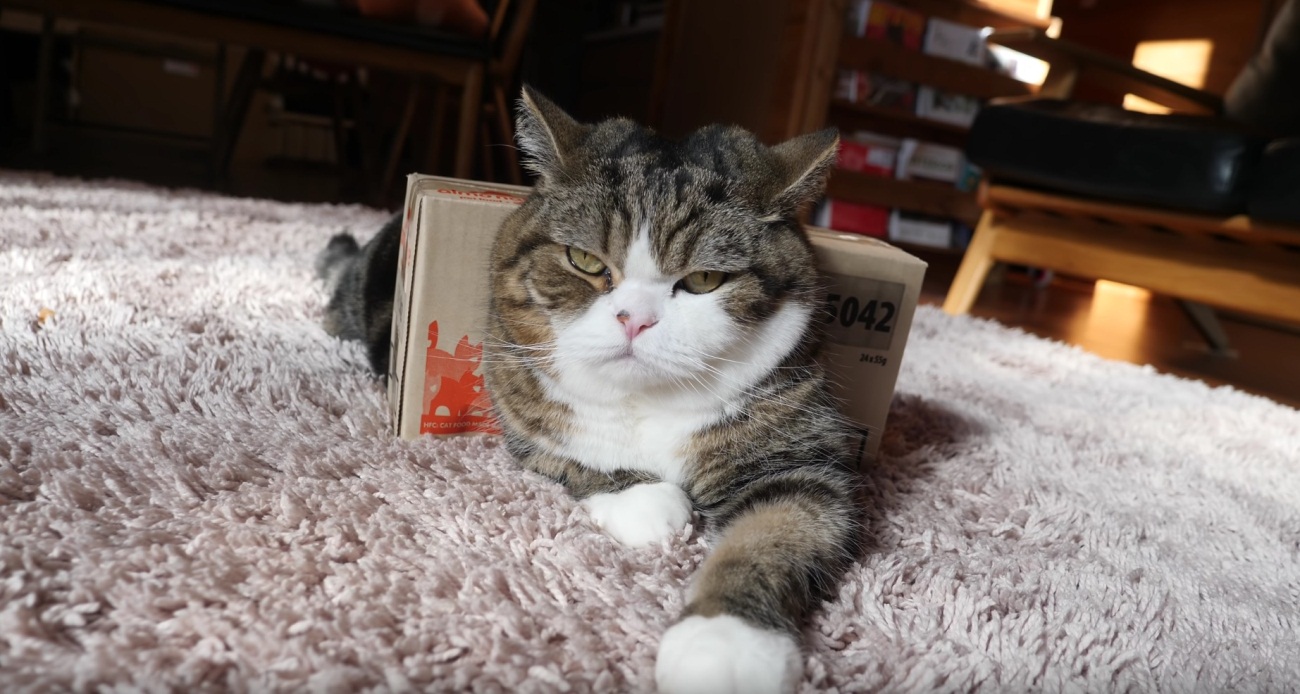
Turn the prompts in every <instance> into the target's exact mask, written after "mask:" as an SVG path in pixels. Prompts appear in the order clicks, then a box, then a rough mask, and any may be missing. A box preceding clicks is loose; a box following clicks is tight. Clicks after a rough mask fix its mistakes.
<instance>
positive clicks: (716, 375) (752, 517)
mask: <svg viewBox="0 0 1300 694" xmlns="http://www.w3.org/2000/svg"><path fill="white" fill-rule="evenodd" d="M520 103H521V107H520V114H519V119H518V133H519V135H518V138H519V144H520V147H521V148H522V149H523V150H524V153H525V155H526V156H527V159H528V162H529V165H530V167H531V168H532V169H533V171H534V173H536V174H537V177H538V178H537V185H536V188H535V189H534V192H533V194H532V195H531V196H529V198H528V200H527V201H526V202H525V203H524V204H523V205H522V206H521V207H520V208H519V209H518V210H517V211H515V212H514V213H512V214H511V215H510V217H509V218H508V219H507V220H506V221H505V222H504V224H503V225H502V228H501V230H500V232H499V234H498V236H497V239H496V243H495V246H494V248H493V256H492V267H491V304H490V310H489V316H488V330H487V332H488V338H487V339H486V340H485V343H484V357H485V358H484V365H485V375H486V378H487V383H488V388H489V391H490V393H491V395H492V398H493V401H494V406H495V408H496V415H497V418H498V419H499V423H500V425H501V428H502V429H503V431H504V434H505V441H506V445H507V447H508V449H509V450H510V452H511V453H512V454H513V455H514V456H515V457H516V458H517V459H518V460H519V462H520V463H521V464H522V465H523V466H524V467H526V468H528V469H530V470H533V471H536V472H538V473H541V474H542V475H545V476H546V477H549V478H551V479H553V480H555V481H557V482H559V483H561V484H563V485H565V486H566V487H567V488H568V489H569V491H570V492H571V493H572V494H573V495H574V496H575V497H577V498H578V499H581V500H582V504H583V505H584V506H585V507H586V508H587V510H588V511H589V512H590V514H591V517H592V519H593V520H594V521H595V523H596V524H597V525H599V526H600V527H601V528H602V529H604V531H605V532H606V533H608V534H609V535H611V536H612V537H613V538H614V539H615V540H617V541H618V542H620V543H622V544H624V545H629V546H646V545H656V544H659V543H660V542H661V541H662V540H664V539H666V538H669V537H673V536H677V535H680V534H681V533H683V532H684V530H685V528H686V526H687V524H688V522H690V521H691V517H692V513H693V512H694V513H697V514H698V518H699V521H700V522H701V523H702V525H703V526H704V527H705V529H706V531H707V533H708V537H710V538H711V540H712V551H711V553H710V555H709V557H708V559H707V560H706V561H705V563H704V565H703V567H702V568H701V569H700V571H699V574H698V575H697V576H696V577H695V579H694V581H693V585H692V586H691V588H690V591H689V595H688V602H687V606H686V609H685V611H684V613H683V614H682V615H681V618H680V619H679V621H677V622H676V623H675V624H674V625H673V626H672V627H670V628H669V629H668V631H667V632H666V633H665V634H664V637H663V639H662V641H661V643H660V645H659V654H658V660H657V663H656V666H655V680H656V683H657V685H658V687H659V689H660V690H661V691H664V692H708V693H710V694H718V693H721V692H743V693H745V694H754V693H758V692H787V691H791V690H793V689H794V688H795V686H796V685H797V683H798V682H799V680H800V678H801V676H802V658H801V657H800V652H799V634H800V630H801V628H802V626H803V624H804V622H805V620H806V619H807V617H808V616H809V614H810V613H811V612H812V611H813V610H814V609H815V608H816V606H817V604H818V603H819V601H820V600H822V599H823V598H825V597H827V596H829V595H831V594H832V593H833V590H834V588H835V585H836V583H837V582H838V580H839V579H840V577H841V575H842V574H843V573H844V571H845V569H846V568H847V566H848V564H849V563H850V562H851V561H852V558H853V557H854V556H855V551H856V547H857V542H858V539H859V535H860V532H861V527H860V514H859V509H858V508H857V506H856V505H855V475H854V473H853V472H851V465H850V454H849V448H848V441H849V435H848V430H847V428H846V426H845V424H844V423H843V422H842V420H841V418H840V417H839V415H838V413H837V411H836V409H835V406H834V403H833V402H832V400H831V397H830V396H829V395H828V392H827V388H826V383H825V377H824V375H823V373H822V369H821V367H820V366H818V364H817V362H816V361H814V356H815V354H816V352H817V349H818V342H819V338H820V336H819V334H818V329H817V328H816V327H815V324H816V322H817V321H816V320H815V318H816V315H817V312H818V307H819V306H821V305H822V304H821V293H820V289H819V280H818V274H817V271H816V269H815V267H814V264H813V254H812V250H811V248H810V246H809V242H808V239H807V237H806V236H805V235H804V233H803V230H802V227H801V226H800V224H799V221H798V215H799V213H800V210H801V208H803V207H804V206H805V205H806V204H807V203H808V202H809V201H810V200H812V199H813V198H815V197H816V196H818V195H819V194H820V192H821V190H822V189H823V186H824V184H825V178H826V175H827V173H828V171H829V169H830V167H831V165H832V163H833V161H834V157H835V152H836V144H837V138H836V136H835V134H834V132H833V131H826V132H820V133H815V134H812V135H805V136H803V137H799V138H795V139H793V140H790V141H789V142H786V143H784V144H781V145H778V146H776V147H772V148H768V147H765V146H763V145H762V144H761V143H759V142H758V141H757V140H756V139H755V138H754V137H753V136H752V135H750V134H749V133H747V132H745V131H743V130H740V129H738V128H724V127H716V126H715V127H708V128H704V129H703V130H700V131H698V132H696V133H694V134H692V135H690V136H689V137H687V138H686V139H684V140H682V141H680V142H673V141H668V140H665V139H663V138H660V137H659V136H657V135H656V134H655V133H653V132H651V131H649V130H647V129H645V128H642V127H640V126H638V125H636V124H635V123H633V122H631V121H629V120H624V119H617V120H609V121H605V122H602V123H599V124H596V125H583V124H580V123H578V122H576V121H574V120H573V119H572V118H570V117H569V116H568V115H566V114H565V113H564V112H563V111H561V110H560V109H559V108H557V107H556V106H555V105H553V104H551V103H550V102H548V101H546V100H545V99H544V98H542V97H541V96H539V95H537V94H536V93H534V92H531V91H529V90H527V89H525V91H524V93H523V97H522V99H521V100H520ZM399 236H400V218H396V219H394V220H393V221H391V222H389V223H388V224H387V225H386V226H385V227H384V229H383V230H382V231H381V232H380V233H379V234H378V235H377V236H376V237H375V238H374V239H372V240H371V241H370V242H369V243H368V244H366V246H365V247H364V248H362V247H359V246H358V245H357V242H356V241H355V240H354V239H352V237H350V236H346V235H343V236H339V237H335V238H334V239H332V240H331V241H330V245H329V246H328V247H327V248H326V250H325V251H324V252H323V253H322V254H321V257H320V259H319V261H318V264H317V268H318V271H319V272H320V274H321V275H322V277H326V278H327V279H328V280H329V281H330V282H331V284H332V285H333V287H334V290H333V296H332V298H331V300H330V302H329V306H328V308H327V311H326V314H327V316H326V327H327V329H328V330H329V331H330V332H331V333H332V334H336V335H340V336H343V337H347V338H352V339H359V340H363V341H365V342H366V344H367V347H368V348H369V354H370V361H371V366H372V368H374V369H375V372H376V373H378V374H381V375H382V374H384V373H386V371H387V359H388V335H389V326H390V325H391V320H392V315H391V314H392V295H393V286H394V277H395V273H396V267H397V248H398V243H399Z"/></svg>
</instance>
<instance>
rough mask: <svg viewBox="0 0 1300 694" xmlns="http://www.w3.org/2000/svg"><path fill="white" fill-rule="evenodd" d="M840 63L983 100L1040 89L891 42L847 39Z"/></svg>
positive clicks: (979, 68)
mask: <svg viewBox="0 0 1300 694" xmlns="http://www.w3.org/2000/svg"><path fill="white" fill-rule="evenodd" d="M839 62H840V65H841V66H843V67H849V68H856V69H858V70H865V71H867V72H873V73H876V74H881V75H889V76H890V77H897V78H899V79H904V80H907V81H909V82H915V83H917V84H926V85H929V86H932V87H934V88H936V89H939V90H941V91H945V92H952V93H955V94H967V95H969V96H973V97H976V98H979V99H993V98H997V97H1003V96H1029V95H1031V94H1034V93H1035V92H1036V91H1037V90H1036V89H1035V87H1034V86H1033V85H1030V84H1026V83H1024V82H1021V81H1020V80H1017V79H1015V78H1012V77H1008V76H1007V75H1003V74H1000V73H997V72H994V71H993V70H991V69H989V68H984V67H979V66H977V65H968V64H966V63H960V62H957V61H956V60H949V59H948V58H938V57H935V56H932V55H926V54H924V53H920V52H918V51H910V50H908V49H906V48H904V47H902V46H900V45H898V44H895V43H891V42H889V41H880V40H873V39H865V38H845V39H844V40H843V41H842V42H841V43H840V60H839Z"/></svg>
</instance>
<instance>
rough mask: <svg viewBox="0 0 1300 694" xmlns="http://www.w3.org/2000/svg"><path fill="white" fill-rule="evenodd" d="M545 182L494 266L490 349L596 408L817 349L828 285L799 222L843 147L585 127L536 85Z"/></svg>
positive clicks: (533, 138)
mask: <svg viewBox="0 0 1300 694" xmlns="http://www.w3.org/2000/svg"><path fill="white" fill-rule="evenodd" d="M518 139H519V144H520V147H521V149H522V150H523V152H524V154H525V156H526V161H527V164H528V166H529V167H530V168H531V169H532V170H533V171H534V172H535V173H536V174H537V177H538V180H537V184H536V188H535V191H534V193H533V195H532V196H531V197H530V198H529V200H528V202H527V203H525V205H524V206H523V207H521V208H520V210H519V211H517V212H516V213H514V214H513V215H512V216H511V217H510V218H509V219H508V220H507V221H506V223H505V224H504V225H503V227H502V230H501V232H500V235H499V236H498V239H497V242H496V247H495V249H494V257H493V269H492V272H493V277H492V284H493V306H492V309H493V311H494V327H495V328H496V329H497V330H500V331H502V332H504V333H506V334H503V335H489V340H498V341H500V342H501V343H503V344H504V343H508V344H513V345H516V346H517V348H516V349H515V350H514V352H515V354H516V355H525V356H528V355H531V357H533V358H534V360H535V363H536V365H538V366H541V367H542V368H543V369H544V370H545V371H546V372H547V373H549V374H550V376H551V377H552V379H553V380H554V381H555V382H557V383H560V384H561V385H562V386H566V387H569V388H571V389H575V390H580V391H583V392H588V393H591V394H592V396H593V397H601V396H603V395H610V396H619V395H621V394H626V393H629V392H636V391H644V390H647V389H655V388H674V387H677V388H697V389H698V388H701V387H706V388H707V387H709V386H710V384H712V385H713V386H716V385H718V383H719V378H722V379H724V380H726V381H733V380H739V381H753V380H755V379H756V378H757V375H756V374H758V373H759V372H766V371H767V370H770V369H771V368H773V367H775V366H776V365H777V364H778V363H780V362H781V361H782V360H783V359H785V358H786V357H787V356H788V355H790V354H791V353H792V352H794V351H795V350H798V349H803V350H808V349H810V348H811V347H812V342H811V339H810V337H809V321H810V319H811V318H812V316H813V315H814V314H815V312H816V307H817V305H818V304H817V302H818V298H819V294H818V287H819V282H818V275H817V271H816V269H815V267H814V261H813V255H812V251H811V247H810V246H809V243H808V241H807V237H806V236H805V234H804V232H803V230H802V227H801V226H800V224H799V221H798V215H799V213H800V211H801V209H802V208H803V207H804V206H805V205H807V204H808V203H809V202H810V201H811V200H812V199H813V198H815V197H816V196H817V195H819V194H820V193H821V191H822V190H823V188H824V185H825V178H826V175H827V173H828V172H829V170H830V167H831V165H832V164H833V162H834V158H835V152H836V145H837V143H838V137H837V136H836V134H835V133H834V131H823V132H819V133H813V134H811V135H805V136H802V137H798V138H795V139H792V140H790V141H788V142H785V143H783V144H781V145H778V146H775V147H766V146H764V145H763V144H762V143H760V142H759V141H758V140H757V139H756V138H755V137H754V136H753V135H751V134H749V133H748V132H746V131H744V130H742V129H740V128H735V127H720V126H710V127H707V128H704V129H701V130H699V131H696V132H695V133H692V134H691V135H690V136H688V137H686V138H685V139H683V140H681V141H670V140H667V139H664V138H661V137H659V136H658V135H656V134H655V133H654V132H652V131H650V130H648V129H646V128H643V127H641V126H639V125H637V124H636V123H633V122H632V121H630V120H626V119H615V120H608V121H604V122H601V123H597V124H590V125H589V124H581V123H578V122H577V121H575V120H574V119H572V118H571V117H569V116H568V115H567V114H565V113H564V112H563V111H562V110H560V109H559V108H558V107H556V106H555V105H554V104H552V103H550V102H549V101H547V100H545V99H544V98H542V97H540V96H539V95H537V94H536V93H535V92H531V91H529V90H527V89H525V91H524V94H523V97H522V99H521V102H520V113H519V118H518Z"/></svg>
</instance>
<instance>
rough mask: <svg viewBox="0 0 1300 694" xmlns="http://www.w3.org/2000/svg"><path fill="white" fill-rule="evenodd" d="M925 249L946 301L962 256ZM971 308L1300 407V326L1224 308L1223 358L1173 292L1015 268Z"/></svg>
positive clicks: (929, 283) (1102, 351)
mask: <svg viewBox="0 0 1300 694" xmlns="http://www.w3.org/2000/svg"><path fill="white" fill-rule="evenodd" d="M918 255H922V257H923V258H924V259H925V260H926V261H927V262H929V263H930V269H929V271H928V272H927V274H926V282H925V286H924V288H923V290H922V293H921V301H922V302H923V303H927V304H935V305H938V304H942V303H943V298H944V296H945V295H946V294H947V291H948V284H949V283H950V282H951V281H952V277H953V275H954V274H955V273H956V268H957V262H958V260H959V258H958V256H955V255H948V254H927V253H918ZM971 313H972V314H974V315H976V316H980V317H984V318H992V319H994V320H997V321H999V322H1001V323H1003V324H1005V325H1009V326H1014V327H1018V328H1021V329H1023V330H1025V331H1027V332H1030V333H1033V334H1035V335H1039V336H1042V337H1046V338H1050V339H1054V340H1060V341H1062V342H1067V343H1070V344H1073V345H1078V346H1079V347H1082V348H1083V349H1086V350H1088V351H1089V352H1092V353H1094V354H1098V355H1100V356H1103V357H1106V358H1108V359H1117V360H1122V361H1128V362H1132V363H1135V364H1150V365H1152V366H1154V367H1155V368H1156V369H1157V370H1159V371H1161V372H1165V373H1172V374H1176V375H1179V376H1182V377H1185V378H1195V379H1199V380H1202V381H1205V382H1207V383H1210V384H1213V385H1231V386H1234V387H1236V388H1239V389H1241V390H1245V391H1249V392H1252V393H1255V394H1258V395H1263V396H1265V397H1268V398H1271V399H1273V400H1275V401H1277V402H1280V403H1283V404H1286V405H1290V406H1291V407H1297V408H1300V328H1296V327H1290V326H1279V325H1270V324H1268V323H1265V322H1262V321H1255V320H1254V319H1251V318H1249V317H1246V316H1232V315H1222V314H1221V316H1220V318H1221V320H1222V322H1223V325H1224V329H1225V331H1226V332H1227V334H1228V336H1229V339H1230V341H1231V347H1232V348H1233V350H1234V351H1235V353H1236V354H1235V356H1232V357H1222V356H1216V355H1213V354H1211V353H1209V350H1208V349H1207V348H1206V346H1205V342H1204V341H1203V340H1201V338H1200V336H1199V335H1198V333H1197V332H1196V330H1195V329H1194V328H1193V327H1192V324H1191V322H1190V321H1189V320H1188V319H1187V318H1186V316H1185V315H1184V314H1183V312H1182V309H1181V308H1179V306H1178V304H1177V303H1175V302H1174V301H1173V300H1172V299H1169V298H1168V297H1163V296H1157V295H1151V294H1149V293H1147V292H1145V291H1143V290H1140V289H1137V288H1134V287H1126V286H1124V285H1114V284H1110V283H1101V284H1095V283H1093V282H1087V281H1083V280H1078V279H1073V278H1062V277H1057V278H1055V279H1054V280H1053V281H1052V282H1051V283H1050V284H1049V285H1047V286H1046V287H1041V288H1040V287H1036V286H1035V285H1034V283H1033V282H1032V281H1031V279H1030V278H1029V277H1028V276H1027V275H1024V274H1021V273H1017V272H1013V271H1009V272H1006V273H1005V276H1004V279H1002V281H1001V282H997V283H993V284H989V285H987V286H985V288H984V290H983V291H982V292H980V295H979V299H978V300H977V301H976V303H975V306H974V308H973V309H972V310H971Z"/></svg>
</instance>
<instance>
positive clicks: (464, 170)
mask: <svg viewBox="0 0 1300 694" xmlns="http://www.w3.org/2000/svg"><path fill="white" fill-rule="evenodd" d="M482 101H483V66H481V65H475V66H474V67H472V68H470V70H469V73H468V74H466V75H465V84H464V86H463V88H462V89H461V92H460V122H459V124H458V125H457V128H456V138H457V140H456V166H455V169H454V173H455V176H456V177H457V178H470V177H471V176H473V175H474V151H475V149H476V148H475V146H474V145H475V143H476V142H477V141H478V138H477V137H476V135H477V131H478V120H479V109H480V108H481V107H482Z"/></svg>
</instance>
